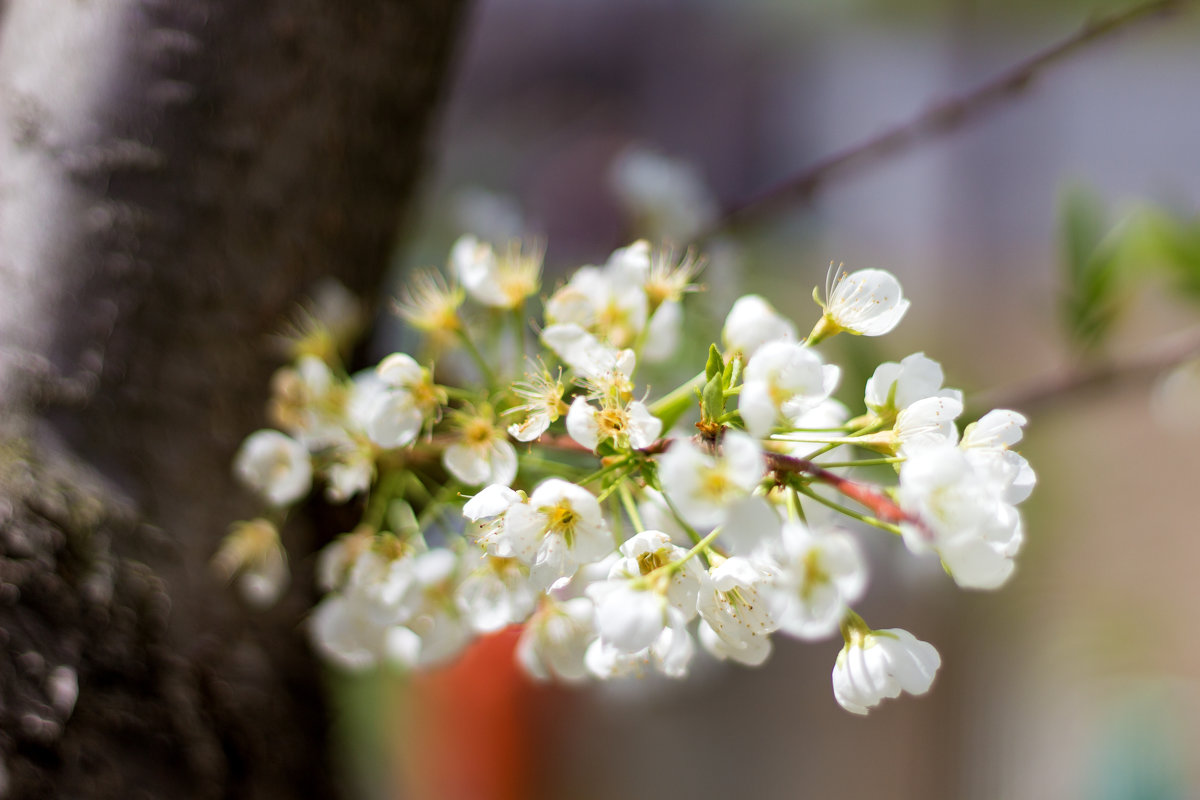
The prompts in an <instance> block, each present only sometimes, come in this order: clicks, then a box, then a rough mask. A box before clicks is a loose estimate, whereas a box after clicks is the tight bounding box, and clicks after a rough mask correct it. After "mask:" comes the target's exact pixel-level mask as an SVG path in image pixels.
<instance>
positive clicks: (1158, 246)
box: [1059, 187, 1200, 353]
mask: <svg viewBox="0 0 1200 800" xmlns="http://www.w3.org/2000/svg"><path fill="white" fill-rule="evenodd" d="M1109 216H1110V215H1109V212H1108V210H1107V208H1106V207H1105V204H1104V203H1103V201H1102V200H1101V199H1100V198H1099V197H1097V195H1096V194H1095V193H1094V192H1092V191H1090V190H1087V189H1084V188H1081V187H1073V188H1071V189H1069V190H1068V191H1066V192H1065V193H1064V195H1063V200H1062V204H1061V208H1060V213H1059V236H1060V247H1061V266H1062V270H1063V279H1064V280H1063V294H1062V297H1061V313H1062V322H1063V325H1064V326H1065V328H1066V330H1067V333H1068V335H1069V336H1070V339H1071V342H1072V343H1073V344H1074V345H1075V346H1076V347H1077V348H1078V349H1079V350H1081V351H1083V352H1085V353H1087V352H1090V351H1094V350H1096V349H1098V348H1100V347H1101V346H1102V345H1104V344H1105V343H1106V342H1107V340H1108V338H1109V336H1110V334H1111V333H1112V332H1113V329H1114V328H1115V326H1116V323H1117V322H1118V321H1119V319H1120V316H1121V313H1122V311H1123V310H1124V309H1125V307H1126V306H1128V305H1129V302H1130V300H1131V298H1132V297H1134V296H1135V292H1136V290H1137V289H1138V288H1139V287H1140V286H1142V285H1144V284H1145V283H1146V282H1147V279H1148V278H1151V277H1153V276H1155V275H1159V276H1162V277H1163V278H1164V279H1165V281H1166V283H1167V285H1168V286H1169V287H1170V288H1171V289H1172V291H1173V292H1174V294H1176V295H1177V296H1178V297H1179V298H1181V299H1184V300H1186V301H1189V302H1191V303H1196V304H1200V217H1197V216H1195V215H1184V214H1180V213H1177V212H1174V211H1172V210H1170V209H1166V208H1163V207H1160V206H1154V205H1141V206H1138V207H1136V208H1134V209H1133V210H1132V211H1130V212H1129V213H1128V214H1126V215H1124V217H1123V218H1122V219H1120V220H1119V221H1118V222H1116V223H1112V222H1110V221H1109Z"/></svg>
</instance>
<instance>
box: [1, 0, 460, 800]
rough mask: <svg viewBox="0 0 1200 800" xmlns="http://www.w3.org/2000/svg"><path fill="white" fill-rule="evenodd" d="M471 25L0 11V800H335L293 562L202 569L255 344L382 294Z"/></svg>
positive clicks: (439, 9) (363, 1) (437, 12)
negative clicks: (311, 306)
mask: <svg viewBox="0 0 1200 800" xmlns="http://www.w3.org/2000/svg"><path fill="white" fill-rule="evenodd" d="M461 5H462V4H461V3H460V2H452V1H451V0H395V1H394V2H388V0H353V2H346V1H345V0H256V2H240V0H192V1H191V2H188V1H187V0H87V1H86V2H81V1H80V0H9V2H7V3H4V4H3V5H2V6H0V13H3V15H4V18H3V24H4V28H3V32H2V37H0V126H2V127H0V171H2V174H0V179H2V181H3V183H2V185H0V284H2V285H3V286H4V287H5V290H4V292H3V293H0V294H2V295H3V296H0V416H2V420H0V422H2V424H0V640H2V641H3V642H4V647H5V651H6V655H5V656H4V658H3V660H0V797H49V796H58V797H121V798H129V797H172V798H178V797H263V798H284V797H301V796H325V795H328V794H330V793H331V791H332V789H331V787H332V781H331V779H330V776H329V772H328V769H327V766H326V763H327V762H326V758H325V741H324V729H325V722H326V719H325V714H324V710H323V703H322V701H321V696H320V687H319V684H318V675H317V670H316V668H315V665H314V662H313V659H312V656H311V654H310V653H309V651H308V649H307V647H306V645H305V642H304V640H303V636H302V633H301V628H300V626H301V624H302V618H303V613H304V610H305V609H306V608H308V607H309V606H310V605H311V602H312V590H311V582H310V581H309V580H307V578H306V577H305V573H306V572H308V571H311V561H312V559H311V558H310V557H309V556H310V554H311V553H312V552H313V550H314V549H315V548H316V547H317V546H318V545H319V543H320V541H321V540H322V538H323V537H326V536H328V535H329V534H330V531H323V530H320V528H319V526H313V525H307V526H304V525H293V526H291V527H290V528H289V530H288V531H287V532H286V535H285V539H286V541H287V544H288V546H289V553H290V557H291V560H292V564H293V567H294V568H295V570H296V572H297V579H296V580H295V581H294V583H293V586H292V589H291V590H290V592H289V595H288V597H287V598H286V599H285V600H284V602H283V603H281V604H280V605H279V607H277V608H276V609H275V610H274V611H272V612H270V613H268V614H256V613H254V612H250V611H248V610H246V609H244V608H242V607H240V606H239V604H238V603H237V601H236V599H235V598H234V597H233V596H232V595H231V594H230V593H229V592H228V590H227V589H226V588H225V587H223V586H221V585H220V584H219V583H218V582H217V581H216V579H215V578H214V577H212V576H211V574H210V572H209V571H208V570H207V568H206V565H207V562H208V559H209V558H210V557H211V556H212V553H213V551H214V550H215V548H216V545H217V542H218V541H219V539H220V538H221V536H222V535H223V534H224V532H225V530H226V527H227V525H228V524H229V522H230V521H232V520H234V519H238V518H245V517H247V516H248V515H250V514H251V513H253V502H252V501H251V500H250V499H249V498H247V497H246V496H245V495H244V493H242V492H240V491H239V490H238V489H237V488H236V487H235V486H234V485H233V484H232V480H231V478H230V474H229V463H230V460H231V457H232V454H233V452H234V450H235V448H236V447H237V444H238V443H239V441H240V440H241V438H242V437H244V436H245V435H246V434H247V433H248V432H250V431H252V430H254V429H255V428H256V427H261V426H262V424H263V413H262V408H263V401H264V399H265V394H266V389H267V381H268V376H269V374H270V372H271V370H272V369H273V368H274V367H275V366H276V362H275V358H276V356H275V354H274V353H273V352H272V351H271V348H270V345H269V335H270V334H271V333H272V332H274V331H276V330H278V328H279V326H280V323H281V320H282V319H283V318H284V317H285V315H286V313H287V311H288V309H289V307H290V306H291V305H292V304H293V303H294V302H295V301H296V300H297V299H298V298H299V297H300V296H301V294H302V293H303V292H304V291H305V290H306V289H308V288H310V287H311V285H312V283H313V281H314V280H315V279H316V278H317V277H318V276H321V275H326V274H330V275H336V276H338V277H339V278H340V279H341V280H342V281H343V282H345V283H346V284H347V285H348V286H349V287H350V288H351V289H353V290H356V291H358V292H361V293H363V294H364V295H366V296H367V297H369V296H370V293H371V290H372V288H373V287H374V286H375V285H376V284H377V282H378V279H379V277H380V275H381V274H382V271H383V269H384V266H385V264H386V261H387V256H388V252H389V249H390V247H391V244H392V241H393V238H394V236H395V232H396V230H397V225H398V222H399V220H400V215H401V212H402V210H403V206H404V201H405V200H406V198H407V197H408V195H409V193H410V191H411V189H412V186H413V182H414V179H415V176H416V174H417V172H418V170H419V168H420V166H421V163H422V161H423V158H422V154H423V147H422V140H423V134H424V132H425V131H426V129H427V123H428V121H429V118H430V115H431V111H432V109H433V106H434V103H435V99H436V97H437V90H438V87H439V85H440V84H441V82H442V79H443V77H444V74H445V72H446V64H447V61H448V53H449V49H450V43H451V40H452V35H453V32H454V29H455V27H456V24H457V22H458V19H459V17H460V15H461Z"/></svg>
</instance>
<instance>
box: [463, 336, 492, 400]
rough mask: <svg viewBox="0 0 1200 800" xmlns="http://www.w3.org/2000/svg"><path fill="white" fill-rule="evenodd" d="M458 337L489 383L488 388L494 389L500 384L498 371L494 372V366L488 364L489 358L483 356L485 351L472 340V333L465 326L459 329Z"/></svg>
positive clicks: (485, 380)
mask: <svg viewBox="0 0 1200 800" xmlns="http://www.w3.org/2000/svg"><path fill="white" fill-rule="evenodd" d="M458 339H459V341H461V342H462V343H463V347H464V348H465V349H466V351H467V355H469V356H470V357H471V360H472V361H474V362H475V366H476V367H477V368H478V369H479V372H480V374H482V375H483V380H484V382H485V383H487V385H488V388H489V389H492V390H494V389H495V388H496V387H497V386H498V384H497V383H496V373H494V372H492V368H491V367H489V366H488V363H487V359H485V358H484V357H483V353H481V352H479V348H478V347H476V346H475V342H474V341H472V340H471V337H470V335H469V334H468V333H467V331H466V330H465V329H463V328H459V329H458Z"/></svg>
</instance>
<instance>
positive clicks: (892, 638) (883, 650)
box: [833, 628, 942, 714]
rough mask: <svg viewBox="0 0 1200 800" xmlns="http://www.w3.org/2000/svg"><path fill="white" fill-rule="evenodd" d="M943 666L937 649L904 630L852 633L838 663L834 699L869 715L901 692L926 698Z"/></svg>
mask: <svg viewBox="0 0 1200 800" xmlns="http://www.w3.org/2000/svg"><path fill="white" fill-rule="evenodd" d="M941 664H942V659H941V656H939V655H938V652H937V650H935V649H934V647H933V645H931V644H929V643H928V642H922V641H920V640H919V639H917V638H916V637H915V636H913V635H912V634H911V633H909V632H908V631H905V630H901V629H900V628H888V629H885V630H880V631H869V632H862V631H852V632H851V633H850V636H849V637H848V640H847V642H846V645H845V646H844V647H843V648H842V650H841V652H839V653H838V656H837V661H836V662H835V663H834V667H833V696H834V698H835V699H836V700H837V701H838V703H839V704H840V705H841V706H842V708H844V709H846V710H847V711H850V712H852V713H855V714H866V713H867V712H868V711H869V710H870V709H871V708H873V707H874V706H877V705H879V703H880V702H881V701H882V700H883V699H884V698H885V697H898V696H899V695H900V692H901V691H905V692H908V693H909V694H914V695H921V694H925V692H927V691H929V687H930V686H931V685H932V684H933V678H934V675H935V674H936V673H937V670H938V667H940V666H941Z"/></svg>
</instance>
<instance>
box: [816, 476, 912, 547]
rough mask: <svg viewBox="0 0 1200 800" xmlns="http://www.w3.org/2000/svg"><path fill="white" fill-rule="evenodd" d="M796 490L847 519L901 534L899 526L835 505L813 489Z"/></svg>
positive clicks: (838, 504)
mask: <svg viewBox="0 0 1200 800" xmlns="http://www.w3.org/2000/svg"><path fill="white" fill-rule="evenodd" d="M795 489H796V491H798V492H800V493H801V494H803V495H805V496H806V497H811V498H812V499H813V500H816V501H817V502H818V503H820V504H822V505H826V506H829V507H830V508H832V509H833V510H834V511H837V512H839V513H841V514H845V515H846V516H847V517H850V518H851V519H856V520H858V521H859V522H864V523H866V524H867V525H871V526H873V527H876V528H879V529H880V530H885V531H887V532H888V533H894V534H896V535H897V536H899V535H900V533H901V532H900V526H899V525H893V524H892V523H890V522H884V521H883V520H881V519H877V518H876V517H871V516H867V515H866V514H860V513H858V512H857V511H854V510H852V509H849V508H846V507H845V506H844V505H842V504H840V503H835V502H834V501H832V500H830V499H828V498H825V497H822V496H821V495H819V494H817V493H816V492H815V491H813V490H812V489H810V488H809V487H807V486H797V487H795Z"/></svg>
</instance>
